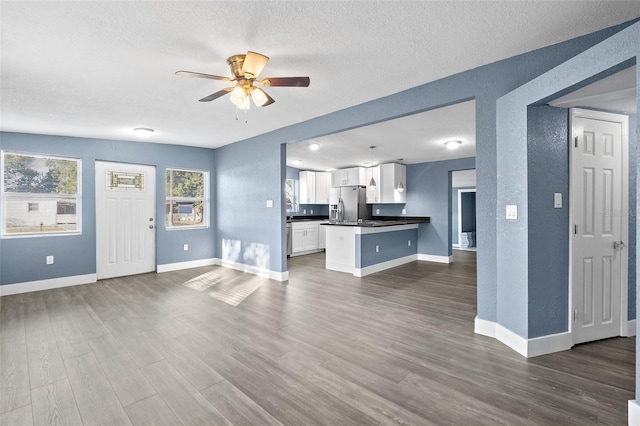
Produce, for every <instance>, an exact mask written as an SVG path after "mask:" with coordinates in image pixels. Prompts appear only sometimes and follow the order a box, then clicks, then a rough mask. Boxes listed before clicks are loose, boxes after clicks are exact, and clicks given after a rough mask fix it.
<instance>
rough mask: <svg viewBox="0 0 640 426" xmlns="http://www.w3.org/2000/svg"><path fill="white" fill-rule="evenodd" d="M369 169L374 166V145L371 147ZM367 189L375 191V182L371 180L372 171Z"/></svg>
mask: <svg viewBox="0 0 640 426" xmlns="http://www.w3.org/2000/svg"><path fill="white" fill-rule="evenodd" d="M370 148H371V167H373V165H374V164H375V163H374V162H373V150H374V149H375V148H376V147H375V145H371V146H370ZM369 188H371V189H375V188H376V180H375V179H374V178H373V171H372V172H371V180H370V181H369Z"/></svg>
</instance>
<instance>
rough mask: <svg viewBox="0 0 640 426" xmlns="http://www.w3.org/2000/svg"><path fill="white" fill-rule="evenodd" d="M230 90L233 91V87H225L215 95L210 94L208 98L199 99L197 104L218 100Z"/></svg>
mask: <svg viewBox="0 0 640 426" xmlns="http://www.w3.org/2000/svg"><path fill="white" fill-rule="evenodd" d="M232 90H233V87H225V88H224V89H222V90H218V91H217V92H216V93H212V94H210V95H209V96H205V97H204V98H202V99H200V100H199V101H198V102H211V101H212V100H214V99H218V98H219V97H220V96H224V95H226V94H227V93H229V92H230V91H232Z"/></svg>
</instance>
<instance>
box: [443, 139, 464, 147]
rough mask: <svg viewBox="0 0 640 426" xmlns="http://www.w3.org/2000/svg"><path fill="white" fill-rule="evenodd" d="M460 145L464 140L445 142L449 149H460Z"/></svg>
mask: <svg viewBox="0 0 640 426" xmlns="http://www.w3.org/2000/svg"><path fill="white" fill-rule="evenodd" d="M460 145H462V141H455V140H454V141H446V142H445V143H444V146H446V147H447V149H458V148H459V147H460Z"/></svg>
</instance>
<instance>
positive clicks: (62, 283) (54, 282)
mask: <svg viewBox="0 0 640 426" xmlns="http://www.w3.org/2000/svg"><path fill="white" fill-rule="evenodd" d="M97 281H98V277H97V275H96V274H86V275H73V276H70V277H61V278H51V279H48V280H39V281H27V282H23V283H16V284H5V285H0V296H10V295H12V294H20V293H30V292H32V291H41V290H51V289H54V288H62V287H71V286H74V285H81V284H92V283H95V282H97Z"/></svg>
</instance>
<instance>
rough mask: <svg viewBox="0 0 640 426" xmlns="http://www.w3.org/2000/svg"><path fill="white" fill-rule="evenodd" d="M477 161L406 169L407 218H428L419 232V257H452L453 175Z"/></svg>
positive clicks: (432, 164)
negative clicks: (428, 220)
mask: <svg viewBox="0 0 640 426" xmlns="http://www.w3.org/2000/svg"><path fill="white" fill-rule="evenodd" d="M475 164H476V163H475V158H461V159H457V160H446V161H434V162H430V163H419V164H409V165H408V166H407V204H406V209H407V216H429V217H430V218H431V222H430V223H428V224H421V225H420V228H419V230H418V254H428V255H434V256H451V253H452V252H451V228H452V218H451V172H452V171H455V170H469V169H473V168H475Z"/></svg>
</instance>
